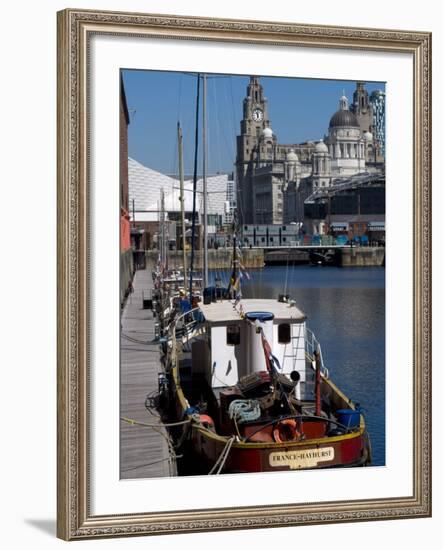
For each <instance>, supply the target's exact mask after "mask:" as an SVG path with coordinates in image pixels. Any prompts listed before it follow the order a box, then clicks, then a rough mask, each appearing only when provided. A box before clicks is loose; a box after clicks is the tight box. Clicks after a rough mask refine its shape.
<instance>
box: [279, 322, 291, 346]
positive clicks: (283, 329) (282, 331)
mask: <svg viewBox="0 0 443 550" xmlns="http://www.w3.org/2000/svg"><path fill="white" fill-rule="evenodd" d="M290 342H291V325H289V324H288V323H282V324H281V325H278V343H279V344H289V343H290Z"/></svg>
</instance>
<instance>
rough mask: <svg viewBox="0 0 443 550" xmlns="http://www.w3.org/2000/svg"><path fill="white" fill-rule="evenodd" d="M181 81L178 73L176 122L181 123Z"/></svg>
mask: <svg viewBox="0 0 443 550" xmlns="http://www.w3.org/2000/svg"><path fill="white" fill-rule="evenodd" d="M182 80H183V74H182V73H180V78H179V81H178V105H177V120H178V121H179V122H181V114H182V112H181V102H182Z"/></svg>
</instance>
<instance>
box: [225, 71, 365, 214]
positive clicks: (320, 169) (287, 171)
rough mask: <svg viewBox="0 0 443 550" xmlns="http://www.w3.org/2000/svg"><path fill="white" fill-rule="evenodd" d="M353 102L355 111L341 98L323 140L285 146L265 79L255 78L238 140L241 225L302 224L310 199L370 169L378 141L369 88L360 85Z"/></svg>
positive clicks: (237, 169)
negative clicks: (275, 123)
mask: <svg viewBox="0 0 443 550" xmlns="http://www.w3.org/2000/svg"><path fill="white" fill-rule="evenodd" d="M353 100H354V102H353V104H352V106H351V107H350V106H349V102H348V99H347V98H346V97H345V96H344V95H343V96H342V97H341V98H340V100H339V108H338V110H337V112H336V113H334V114H333V115H332V117H331V120H330V122H329V128H328V133H327V135H325V136H324V139H320V140H319V141H318V142H313V141H308V142H305V143H298V144H297V143H292V144H280V143H279V142H278V139H277V135H276V133H275V132H274V131H273V130H272V128H271V122H270V117H269V108H268V100H267V98H266V97H265V95H264V90H263V86H262V85H261V83H260V79H259V78H258V77H256V76H251V77H250V81H249V84H248V87H247V92H246V97H245V99H244V100H243V119H242V121H241V123H240V135H239V136H237V158H236V180H237V211H238V217H239V220H240V222H241V223H242V224H248V223H249V224H268V225H269V224H282V223H299V224H301V223H302V222H303V205H304V201H305V200H306V198H307V197H309V196H310V195H311V194H312V193H314V192H315V191H316V190H317V189H322V188H327V187H329V186H330V185H332V184H333V182H334V181H335V180H336V179H337V178H344V177H349V176H352V175H354V174H359V173H363V172H365V171H366V170H367V165H366V163H367V162H371V161H372V160H373V152H372V151H373V144H374V136H373V134H372V132H371V130H372V123H371V120H372V118H371V117H373V110H372V106H371V104H370V102H369V99H368V94H367V91H366V90H365V88H364V83H361V82H359V83H357V88H356V91H355V93H354V98H353Z"/></svg>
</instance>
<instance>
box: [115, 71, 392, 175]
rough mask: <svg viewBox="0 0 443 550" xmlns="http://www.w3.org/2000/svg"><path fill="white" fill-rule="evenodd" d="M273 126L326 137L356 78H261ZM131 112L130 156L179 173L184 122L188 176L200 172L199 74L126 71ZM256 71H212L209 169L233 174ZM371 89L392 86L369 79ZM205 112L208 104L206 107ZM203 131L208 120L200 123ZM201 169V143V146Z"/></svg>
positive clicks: (286, 138)
mask: <svg viewBox="0 0 443 550" xmlns="http://www.w3.org/2000/svg"><path fill="white" fill-rule="evenodd" d="M260 81H261V84H262V85H263V89H264V94H265V97H267V99H268V110H269V117H270V120H271V127H272V129H273V130H274V132H275V133H276V134H277V138H278V141H279V143H282V144H284V143H300V142H303V141H307V140H318V139H320V138H322V137H323V136H324V135H325V134H326V133H327V130H328V125H329V119H330V118H331V116H332V115H333V114H334V112H335V111H336V110H337V109H338V101H339V98H340V96H341V95H342V93H343V90H344V91H345V94H346V95H347V97H348V99H349V100H350V101H352V94H353V92H354V90H355V85H356V83H355V82H354V81H343V80H341V81H339V80H313V79H299V78H277V77H261V79H260ZM123 82H124V86H125V92H126V99H127V104H128V109H129V115H130V124H129V128H128V135H129V156H130V157H132V158H134V159H135V160H137V161H139V162H141V163H142V164H144V165H145V166H149V167H150V168H153V169H154V170H158V171H159V172H162V173H165V174H178V151H177V121H178V120H180V124H181V126H182V129H183V141H184V145H183V148H184V162H185V172H186V174H191V173H192V170H193V158H194V135H195V101H196V90H197V78H196V75H190V74H185V73H177V72H159V71H135V70H123ZM248 82H249V77H248V76H223V75H208V84H207V117H208V173H216V172H232V171H233V170H234V162H235V143H236V136H237V135H238V134H239V133H240V120H241V118H242V104H243V99H244V97H245V95H246V87H247V84H248ZM366 89H367V90H368V92H369V93H370V92H371V91H373V90H377V89H378V90H380V89H381V90H384V89H385V86H384V83H380V82H367V83H366ZM200 115H201V105H200ZM200 133H201V126H200ZM199 157H200V163H199V165H200V170H201V147H200V150H199Z"/></svg>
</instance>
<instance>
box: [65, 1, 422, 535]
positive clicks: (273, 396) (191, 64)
mask: <svg viewBox="0 0 443 550" xmlns="http://www.w3.org/2000/svg"><path fill="white" fill-rule="evenodd" d="M430 84H431V35H430V33H425V32H419V31H401V30H386V29H363V28H345V27H327V26H313V25H300V24H293V23H285V22H281V23H276V22H261V21H236V20H217V19H204V18H198V17H181V16H178V15H177V16H172V15H171V16H165V15H151V14H134V13H116V12H96V11H87V10H76V9H69V10H64V11H62V12H59V13H58V327H59V332H58V536H59V537H60V538H63V539H65V540H73V539H82V538H95V537H97V538H99V537H114V536H129V535H148V534H151V535H156V534H162V533H184V532H190V531H215V530H228V529H249V528H263V527H278V526H296V525H309V524H319V523H334V522H351V521H367V520H382V519H401V518H414V517H428V516H430V515H431V465H430V461H431V436H430V424H431V418H430V414H431V391H430V390H431V386H430V380H431V355H430V340H431V322H430V316H431V306H430V304H431V281H430V263H431V250H430V228H431V225H430V212H431V205H430V188H431V168H430V161H431V144H430V130H431V128H430V120H431V118H430V117H431V114H430V113H431V92H430Z"/></svg>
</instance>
